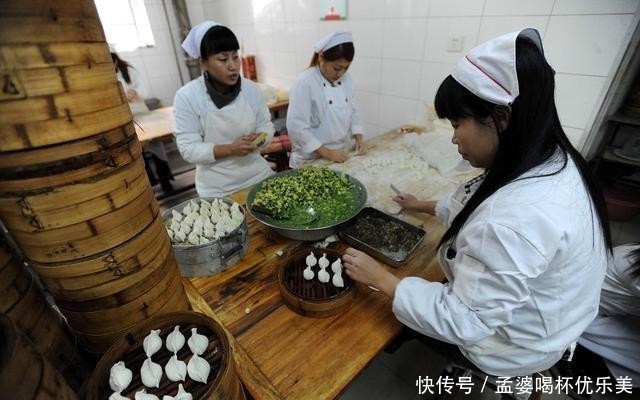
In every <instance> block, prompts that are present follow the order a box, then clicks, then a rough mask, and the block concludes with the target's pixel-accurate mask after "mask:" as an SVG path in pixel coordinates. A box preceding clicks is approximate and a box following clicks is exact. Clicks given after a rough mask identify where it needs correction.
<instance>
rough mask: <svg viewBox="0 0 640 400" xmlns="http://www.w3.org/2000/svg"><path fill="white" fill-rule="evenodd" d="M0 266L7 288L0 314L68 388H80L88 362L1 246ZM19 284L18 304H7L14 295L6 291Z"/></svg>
mask: <svg viewBox="0 0 640 400" xmlns="http://www.w3.org/2000/svg"><path fill="white" fill-rule="evenodd" d="M0 265H2V267H0V284H2V285H3V286H6V285H7V284H9V286H8V287H2V288H0V303H1V304H2V308H1V309H0V312H2V313H5V314H6V315H7V316H8V317H9V318H10V319H11V320H13V323H14V324H15V325H16V327H17V328H19V329H20V330H21V331H22V333H23V334H24V335H25V336H26V337H27V338H29V340H31V342H32V343H33V344H34V347H35V348H36V349H37V350H38V351H39V352H41V353H42V354H43V355H44V356H45V357H47V359H48V360H49V362H51V363H52V365H55V366H56V367H57V368H58V369H59V370H60V372H62V374H63V375H64V377H65V378H66V380H67V382H68V383H69V385H70V386H71V387H73V388H75V389H77V388H79V387H80V385H81V384H82V383H83V382H84V380H85V379H86V377H87V370H88V369H87V367H88V362H87V360H86V359H85V357H84V355H83V354H82V353H80V352H79V350H78V348H77V344H76V340H75V338H74V337H73V335H72V333H71V331H70V330H69V328H68V327H67V325H66V323H65V322H64V320H63V319H62V317H61V316H60V315H59V314H58V313H57V312H56V311H55V310H54V309H53V308H52V307H51V305H49V304H48V303H47V301H46V299H45V297H44V294H43V293H42V291H41V290H40V288H39V286H38V285H37V283H36V282H35V279H33V278H32V276H31V274H30V273H29V272H28V271H26V270H25V269H24V267H23V265H22V264H21V263H20V262H18V260H16V259H15V257H12V256H11V254H10V253H9V252H7V251H6V250H5V249H4V248H3V246H0ZM20 282H28V284H27V285H28V286H26V290H22V291H21V296H20V297H19V298H17V300H15V301H9V302H7V301H6V300H7V298H12V297H13V294H14V293H12V292H11V291H10V290H9V288H12V287H13V288H17V287H18V286H21V285H23V284H22V283H20ZM9 303H11V305H10V306H8V307H7V304H9Z"/></svg>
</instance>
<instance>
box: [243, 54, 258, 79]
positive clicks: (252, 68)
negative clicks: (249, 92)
mask: <svg viewBox="0 0 640 400" xmlns="http://www.w3.org/2000/svg"><path fill="white" fill-rule="evenodd" d="M242 76H244V77H245V78H247V79H251V80H252V81H258V71H257V70H256V57H255V56H244V57H242Z"/></svg>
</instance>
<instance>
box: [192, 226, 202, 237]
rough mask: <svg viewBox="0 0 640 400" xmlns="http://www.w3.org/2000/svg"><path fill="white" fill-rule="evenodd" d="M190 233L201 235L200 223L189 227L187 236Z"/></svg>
mask: <svg viewBox="0 0 640 400" xmlns="http://www.w3.org/2000/svg"><path fill="white" fill-rule="evenodd" d="M191 235H196V236H201V235H202V225H194V226H193V228H192V229H191V233H190V234H189V236H191Z"/></svg>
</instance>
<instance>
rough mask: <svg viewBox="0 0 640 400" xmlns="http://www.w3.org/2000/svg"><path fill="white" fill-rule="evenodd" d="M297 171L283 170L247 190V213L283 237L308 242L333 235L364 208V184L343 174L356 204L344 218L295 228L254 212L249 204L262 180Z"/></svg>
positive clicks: (365, 191)
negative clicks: (330, 222) (350, 184)
mask: <svg viewBox="0 0 640 400" xmlns="http://www.w3.org/2000/svg"><path fill="white" fill-rule="evenodd" d="M297 173H298V170H297V169H292V170H288V171H283V172H279V173H277V174H275V175H272V176H270V177H268V178H267V179H265V180H263V181H262V182H260V183H258V184H256V185H254V186H253V187H252V188H251V190H250V191H249V194H248V195H247V210H248V211H249V214H251V215H252V216H253V217H254V218H255V219H257V220H258V221H260V222H262V223H263V224H265V225H267V226H268V227H270V228H271V229H273V230H274V231H276V232H278V233H279V234H280V235H282V236H284V237H288V238H289V239H294V240H302V241H309V242H314V241H318V240H321V239H324V238H326V237H327V236H329V235H333V234H334V233H336V232H337V231H338V226H339V225H341V224H343V223H345V222H347V221H349V220H350V219H351V218H353V217H354V216H356V215H357V214H358V213H359V212H360V210H362V209H363V208H364V206H365V203H366V202H367V189H366V188H365V187H364V185H363V184H362V183H361V182H360V181H359V180H357V179H356V178H354V177H352V176H350V175H347V174H345V175H346V176H347V178H348V179H349V181H350V182H351V183H352V184H353V187H352V189H351V193H352V194H353V196H354V198H355V199H356V206H355V207H354V209H353V210H352V211H351V212H350V213H349V214H348V215H346V216H345V217H344V218H342V219H340V220H339V221H336V222H334V223H333V224H330V225H326V226H318V227H313V228H310V227H307V226H300V227H295V228H292V227H286V226H283V225H282V221H281V220H278V219H276V218H273V217H270V216H268V215H265V214H262V213H258V212H254V211H253V210H252V209H251V205H252V204H253V199H254V198H255V197H256V193H258V192H259V191H260V188H261V187H262V183H263V182H265V181H267V180H269V179H273V178H276V177H279V176H286V175H294V174H297Z"/></svg>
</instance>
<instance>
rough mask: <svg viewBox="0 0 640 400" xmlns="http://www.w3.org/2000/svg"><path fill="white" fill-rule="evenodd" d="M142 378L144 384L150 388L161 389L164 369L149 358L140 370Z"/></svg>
mask: <svg viewBox="0 0 640 400" xmlns="http://www.w3.org/2000/svg"><path fill="white" fill-rule="evenodd" d="M140 378H141V379H142V383H143V384H144V385H145V386H146V387H148V388H157V387H160V379H162V367H161V366H160V364H158V363H154V362H153V361H151V358H147V359H146V360H144V362H143V363H142V368H140Z"/></svg>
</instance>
